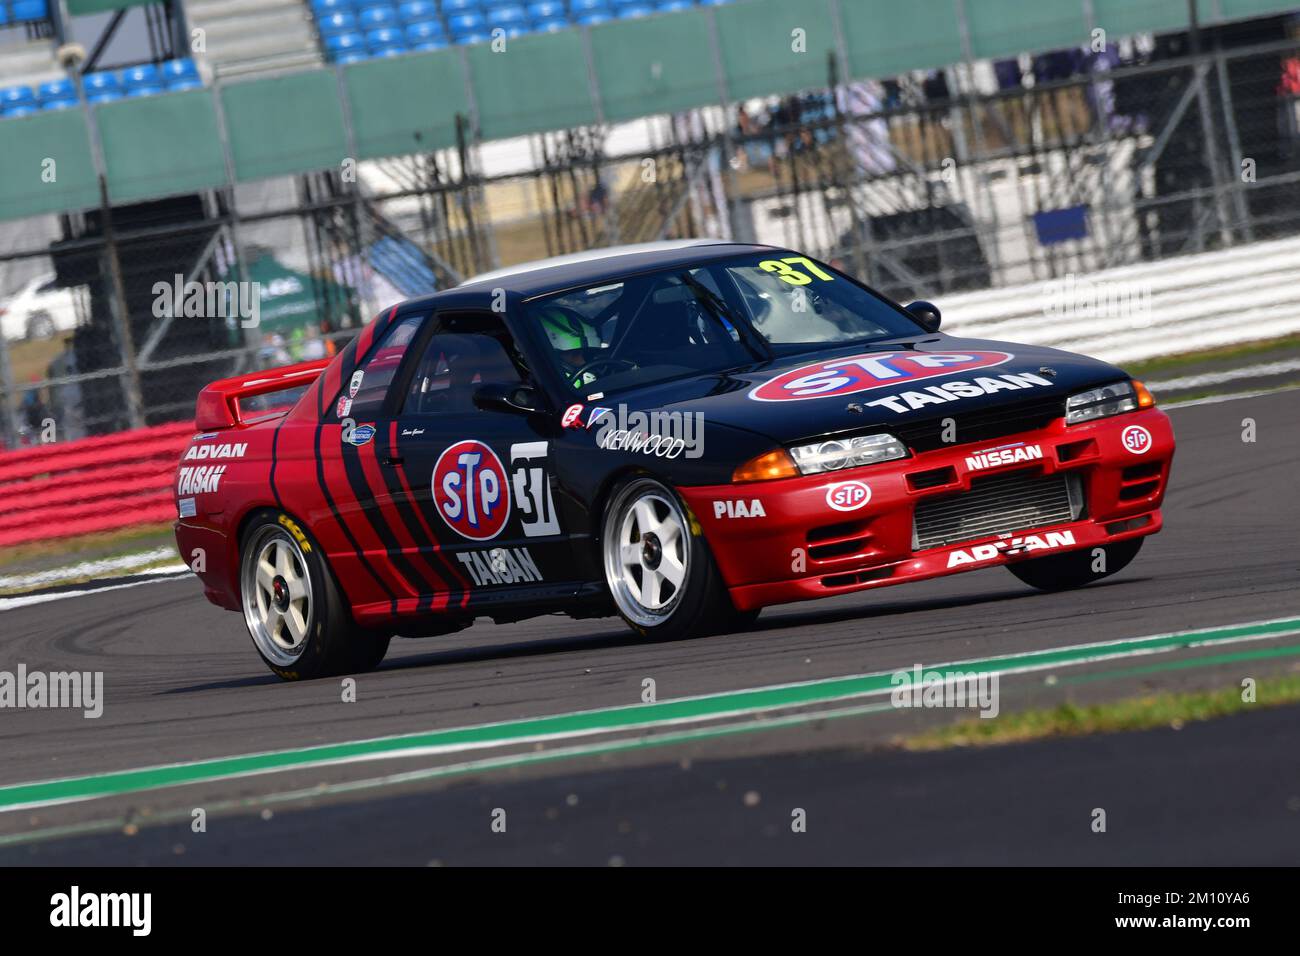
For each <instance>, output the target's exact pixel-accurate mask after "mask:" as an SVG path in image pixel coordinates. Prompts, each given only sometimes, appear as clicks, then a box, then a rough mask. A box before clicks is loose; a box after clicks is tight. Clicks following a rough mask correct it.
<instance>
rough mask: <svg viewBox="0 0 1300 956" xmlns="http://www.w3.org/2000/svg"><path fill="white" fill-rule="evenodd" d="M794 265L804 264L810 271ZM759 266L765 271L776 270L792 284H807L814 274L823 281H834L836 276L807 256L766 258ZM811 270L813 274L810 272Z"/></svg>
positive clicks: (783, 279) (783, 278)
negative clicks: (801, 270) (800, 269)
mask: <svg viewBox="0 0 1300 956" xmlns="http://www.w3.org/2000/svg"><path fill="white" fill-rule="evenodd" d="M792 266H803V267H804V268H805V269H807V270H808V272H800V271H799V270H798V269H794V268H791V267H792ZM758 267H759V268H760V269H762V270H763V271H764V272H775V273H776V274H777V275H778V276H780V277H781V279H782V281H784V282H788V283H790V284H791V285H807V284H808V283H809V282H812V280H813V276H816V277H817V278H818V279H821V280H822V281H823V282H834V281H835V277H834V276H833V275H831V274H830V273H828V272H827V271H826V270H825V269H823V268H821V267H820V266H819V265H817V263H815V262H813V261H812V260H811V259H809V258H808V257H807V256H787V257H786V258H784V259H764V260H763V261H762V262H760V263H759V264H758ZM809 272H811V273H812V275H809V274H808V273H809Z"/></svg>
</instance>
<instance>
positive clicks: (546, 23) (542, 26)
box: [533, 20, 573, 33]
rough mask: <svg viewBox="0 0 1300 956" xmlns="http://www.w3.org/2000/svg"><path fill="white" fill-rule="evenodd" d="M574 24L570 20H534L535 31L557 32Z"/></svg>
mask: <svg viewBox="0 0 1300 956" xmlns="http://www.w3.org/2000/svg"><path fill="white" fill-rule="evenodd" d="M572 25H573V24H571V23H569V21H568V20H535V21H533V32H534V33H555V32H556V31H557V30H567V29H569V27H571V26H572Z"/></svg>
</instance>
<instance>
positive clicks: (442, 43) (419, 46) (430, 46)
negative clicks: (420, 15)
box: [411, 37, 447, 53]
mask: <svg viewBox="0 0 1300 956" xmlns="http://www.w3.org/2000/svg"><path fill="white" fill-rule="evenodd" d="M411 49H412V50H416V51H418V52H420V53H427V52H429V51H430V50H445V49H447V41H446V39H445V38H443V37H437V38H435V39H432V40H424V41H422V42H420V43H416V44H413V45H412V46H411Z"/></svg>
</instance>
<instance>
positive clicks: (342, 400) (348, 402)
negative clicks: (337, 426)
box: [334, 395, 352, 418]
mask: <svg viewBox="0 0 1300 956" xmlns="http://www.w3.org/2000/svg"><path fill="white" fill-rule="evenodd" d="M350 411H352V399H350V398H348V397H347V396H346V395H340V396H339V400H338V404H337V405H335V406H334V414H335V415H337V416H338V417H339V418H347V417H348V413H349V412H350Z"/></svg>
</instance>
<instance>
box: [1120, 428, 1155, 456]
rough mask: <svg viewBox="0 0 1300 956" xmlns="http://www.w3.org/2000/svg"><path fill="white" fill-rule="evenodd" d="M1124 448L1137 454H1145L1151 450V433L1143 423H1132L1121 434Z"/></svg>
mask: <svg viewBox="0 0 1300 956" xmlns="http://www.w3.org/2000/svg"><path fill="white" fill-rule="evenodd" d="M1119 440H1120V441H1121V442H1123V443H1124V448H1125V449H1126V450H1128V451H1130V452H1132V453H1133V454H1135V455H1145V454H1146V453H1147V452H1148V451H1150V450H1151V433H1150V432H1149V431H1147V430H1146V429H1145V428H1143V427H1142V426H1141V425H1130V426H1129V427H1128V428H1126V429H1124V431H1123V433H1122V434H1121V435H1120V436H1119Z"/></svg>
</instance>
